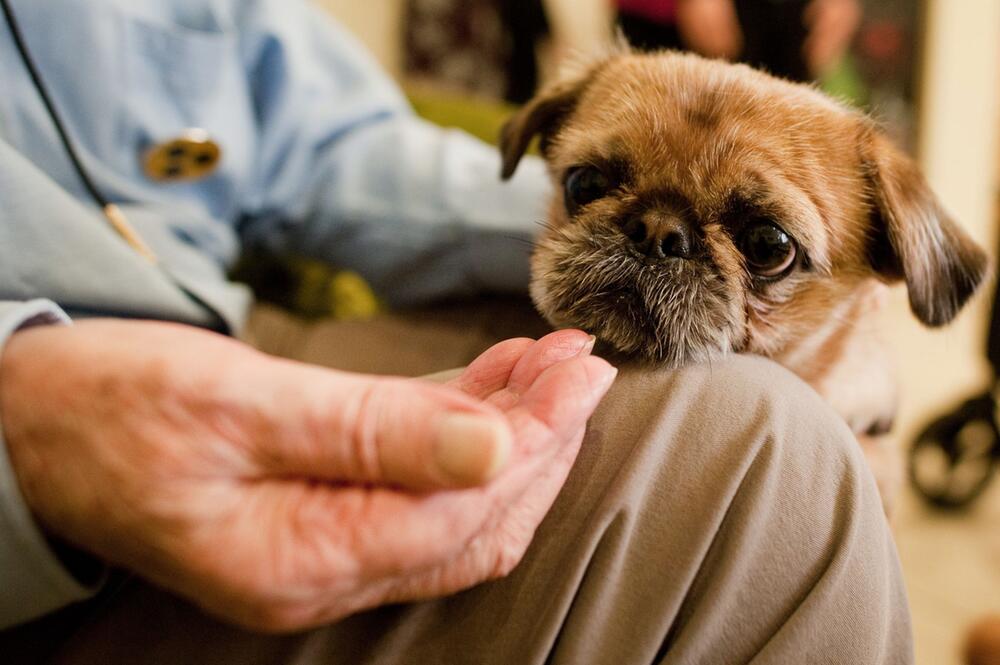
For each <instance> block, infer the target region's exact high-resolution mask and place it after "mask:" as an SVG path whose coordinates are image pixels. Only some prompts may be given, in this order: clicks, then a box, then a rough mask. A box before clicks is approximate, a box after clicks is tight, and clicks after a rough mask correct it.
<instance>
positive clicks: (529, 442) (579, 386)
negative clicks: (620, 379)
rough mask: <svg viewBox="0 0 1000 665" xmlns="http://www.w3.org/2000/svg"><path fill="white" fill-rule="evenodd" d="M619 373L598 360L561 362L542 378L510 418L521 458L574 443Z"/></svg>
mask: <svg viewBox="0 0 1000 665" xmlns="http://www.w3.org/2000/svg"><path fill="white" fill-rule="evenodd" d="M617 374H618V370H617V369H615V368H614V367H612V366H611V365H610V364H609V363H608V362H607V361H606V360H604V359H602V358H598V357H596V356H586V357H583V358H572V359H569V360H564V361H562V362H559V363H557V364H555V365H553V366H552V367H550V368H548V369H547V370H545V371H544V372H542V373H541V375H539V377H538V378H537V379H536V380H535V381H534V383H533V384H532V385H531V387H530V388H529V389H528V391H527V392H526V393H525V394H524V395H523V396H522V397H521V399H520V400H519V401H518V403H517V405H516V406H514V407H513V408H512V409H511V410H510V411H508V412H507V415H508V417H509V419H510V422H511V423H512V425H513V427H514V436H515V439H516V441H517V442H518V450H517V454H518V455H532V454H535V453H536V452H537V451H538V450H539V449H540V448H543V447H548V446H551V445H552V444H553V442H555V443H560V442H565V441H569V440H570V439H572V437H573V436H574V434H575V433H576V432H578V431H580V430H581V429H582V428H583V427H584V425H585V424H586V422H587V419H588V418H590V415H591V414H592V413H593V412H594V409H595V408H597V405H598V403H600V401H601V399H602V398H603V397H604V395H605V393H606V392H607V391H608V389H609V388H610V387H611V384H612V382H613V381H614V379H615V376H616V375H617Z"/></svg>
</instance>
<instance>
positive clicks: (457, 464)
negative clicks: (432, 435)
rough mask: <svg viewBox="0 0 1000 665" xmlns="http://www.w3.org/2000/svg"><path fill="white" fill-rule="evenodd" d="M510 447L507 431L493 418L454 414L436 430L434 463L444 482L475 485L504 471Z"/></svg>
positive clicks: (443, 420) (510, 442)
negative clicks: (443, 477) (444, 479)
mask: <svg viewBox="0 0 1000 665" xmlns="http://www.w3.org/2000/svg"><path fill="white" fill-rule="evenodd" d="M512 446H513V442H512V441H511V434H510V430H509V429H508V428H507V427H505V426H504V424H503V423H502V422H500V421H499V420H497V419H496V418H489V417H485V416H477V415H472V414H468V413H453V414H450V415H448V416H445V417H444V418H443V419H442V420H441V424H440V425H439V427H438V436H437V442H436V443H435V445H434V463H435V465H436V466H437V468H438V470H439V471H440V472H441V473H442V474H443V475H444V476H445V478H446V479H448V480H450V481H453V482H456V483H459V484H462V485H478V484H480V483H483V482H485V481H487V480H489V479H491V478H493V477H494V476H496V475H497V474H498V473H499V472H500V470H501V469H503V467H504V465H505V464H506V463H507V459H508V457H510V451H511V448H512Z"/></svg>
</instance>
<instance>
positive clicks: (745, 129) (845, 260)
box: [501, 53, 987, 364]
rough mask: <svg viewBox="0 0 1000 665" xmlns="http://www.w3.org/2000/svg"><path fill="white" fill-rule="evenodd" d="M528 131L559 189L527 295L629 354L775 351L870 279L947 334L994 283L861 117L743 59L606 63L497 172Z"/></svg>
mask: <svg viewBox="0 0 1000 665" xmlns="http://www.w3.org/2000/svg"><path fill="white" fill-rule="evenodd" d="M536 134H539V135H540V136H541V146H542V151H543V154H544V155H545V158H546V160H547V162H548V164H549V167H550V172H551V174H552V177H553V179H554V181H555V183H556V185H557V191H558V196H557V197H556V199H555V200H554V201H553V203H552V206H551V210H550V214H549V220H548V225H547V227H546V232H545V233H544V234H543V236H542V238H541V239H540V240H539V243H538V245H537V248H536V250H535V255H534V259H533V281H532V286H531V291H532V296H533V298H534V300H535V303H536V305H537V306H538V308H539V309H540V310H541V312H542V313H543V314H544V315H545V316H546V317H547V318H548V319H549V320H550V321H551V322H552V323H553V324H555V325H560V326H575V327H581V328H583V329H585V330H588V331H590V332H592V333H594V334H595V335H597V336H598V337H599V338H600V339H602V340H603V341H605V342H608V343H610V344H611V345H613V346H614V347H615V348H616V349H617V350H619V351H620V352H623V353H625V354H629V355H634V356H639V357H642V358H644V359H646V360H652V361H656V362H664V363H671V364H677V363H681V362H685V361H688V360H697V359H703V358H706V357H709V356H712V355H714V354H717V353H719V352H726V351H752V352H758V353H763V354H765V355H773V354H775V353H778V352H780V351H781V349H783V348H785V347H786V346H787V345H789V344H792V343H794V342H796V341H798V340H801V339H802V338H803V337H805V336H808V335H809V334H810V333H811V332H812V331H814V330H816V329H817V328H818V327H819V326H821V325H822V324H823V322H824V321H826V320H827V319H828V318H829V317H830V316H831V313H832V312H833V311H834V308H835V306H836V305H837V304H838V303H840V302H842V301H843V300H844V298H845V297H846V296H848V295H849V294H850V293H851V292H853V291H855V290H856V289H858V287H859V286H860V285H862V284H863V283H866V282H867V281H868V280H870V278H871V277H873V276H878V277H880V278H882V279H884V280H885V281H892V280H895V279H903V280H905V281H906V284H907V286H908V288H909V294H910V302H911V305H912V309H913V311H914V313H915V314H916V316H917V317H918V318H919V319H920V320H922V321H923V322H925V323H927V324H928V325H934V326H936V325H942V324H944V323H946V322H948V321H949V320H951V319H952V318H953V317H954V315H955V314H956V313H957V312H958V310H959V309H960V308H961V306H962V305H963V304H964V302H965V301H966V300H967V299H968V298H969V296H970V295H971V294H972V293H973V291H974V290H975V288H976V287H977V286H978V284H979V283H980V281H981V280H982V278H983V275H984V273H985V271H986V265H987V261H986V257H985V255H984V254H983V252H982V251H981V250H980V249H979V248H978V247H977V246H976V245H975V244H974V243H973V242H972V241H971V240H970V239H969V238H968V237H967V236H966V235H965V234H964V233H963V232H962V231H961V230H960V229H959V228H958V227H957V226H956V225H955V224H953V223H952V222H951V221H950V220H949V219H948V218H947V216H946V215H945V214H944V213H943V211H942V210H941V207H940V206H939V205H938V203H937V201H936V199H935V198H934V196H933V195H932V194H931V192H930V190H929V189H928V188H927V185H926V183H925V182H924V180H923V178H922V177H921V176H920V174H919V172H918V171H917V169H916V167H915V165H914V164H913V163H912V162H911V161H910V160H909V159H908V158H907V157H905V156H904V155H902V154H901V153H900V152H899V151H897V150H896V149H895V148H894V147H892V146H891V145H890V143H889V142H888V141H887V140H886V139H885V138H884V137H882V136H881V135H880V134H879V133H878V132H877V131H876V129H875V128H874V127H873V125H872V123H871V122H870V121H869V120H868V119H867V118H865V117H864V116H862V115H861V114H859V113H856V112H854V111H851V110H849V109H847V108H845V107H843V106H841V105H839V104H837V103H835V102H833V101H832V100H830V99H828V98H827V97H825V96H824V95H822V94H820V93H818V92H816V91H815V90H813V89H811V88H808V87H805V86H800V85H793V84H790V83H787V82H784V81H780V80H777V79H774V78H772V77H769V76H767V75H765V74H762V73H760V72H756V71H753V70H751V69H749V68H746V67H743V66H735V65H727V64H723V63H719V62H714V61H707V60H703V59H701V58H698V57H695V56H687V55H680V54H673V53H662V54H650V55H631V54H622V55H618V56H614V57H612V58H610V59H608V60H606V61H604V62H602V63H600V64H598V65H595V66H594V67H592V68H591V69H590V70H589V71H588V72H587V73H585V74H584V75H582V76H580V77H578V78H575V79H573V80H569V81H566V82H563V83H560V84H558V85H556V86H554V87H553V88H551V89H549V90H547V91H545V92H543V93H542V94H540V95H539V96H538V97H536V98H535V99H534V100H532V101H531V102H530V103H529V104H528V105H526V106H525V107H524V109H522V110H521V111H520V112H519V113H518V115H516V116H515V117H514V118H513V119H512V120H511V121H510V122H509V123H508V124H507V126H506V127H505V128H504V133H503V136H502V141H501V148H502V151H503V156H504V176H505V177H509V176H510V175H511V174H512V173H513V171H514V169H515V168H516V166H517V163H518V161H519V160H520V158H521V156H522V155H523V153H524V152H525V150H526V148H527V146H528V144H529V142H530V141H531V138H532V137H533V136H534V135H536Z"/></svg>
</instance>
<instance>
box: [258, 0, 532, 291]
mask: <svg viewBox="0 0 1000 665" xmlns="http://www.w3.org/2000/svg"><path fill="white" fill-rule="evenodd" d="M243 23H244V25H243V26H242V29H241V31H240V32H241V35H243V36H242V40H243V41H242V49H243V58H244V61H245V63H246V68H247V71H248V80H249V81H250V85H251V88H252V98H253V105H254V112H255V116H256V118H257V120H258V127H259V149H258V163H257V164H256V174H257V175H256V178H255V185H254V186H253V187H252V188H251V189H252V192H251V193H249V194H248V200H249V201H250V204H249V206H248V207H247V209H246V214H245V216H244V218H243V222H242V225H241V229H242V232H243V236H244V240H245V241H246V242H247V243H248V244H249V245H251V246H262V247H264V248H266V249H268V250H271V251H276V252H283V253H295V254H299V255H304V256H309V257H312V258H319V259H322V260H325V261H328V262H330V263H332V264H334V265H336V266H338V267H342V268H346V269H351V270H354V271H356V272H358V273H360V274H361V275H362V276H363V277H365V278H366V279H367V280H368V281H369V283H371V284H372V286H373V287H374V288H375V290H376V292H377V293H378V294H379V295H380V296H382V297H383V298H385V299H387V300H388V301H389V302H390V303H393V304H415V303H419V302H426V301H429V300H432V299H436V298H440V297H444V296H454V295H471V294H475V293H482V292H523V291H525V289H526V287H527V283H528V259H529V254H530V243H531V239H532V237H533V236H534V235H535V233H536V231H538V230H539V229H540V226H539V221H540V220H541V219H542V218H543V216H544V205H545V200H546V198H547V196H548V193H549V191H550V186H549V184H548V178H547V175H546V173H545V168H544V166H543V164H542V162H541V160H538V159H536V158H528V159H526V160H525V162H524V163H522V164H521V168H520V169H519V170H518V173H517V175H516V176H515V177H514V178H513V179H512V180H511V181H509V182H506V183H505V182H501V180H500V177H499V173H500V158H499V154H498V152H497V150H496V148H494V147H492V146H488V145H486V144H484V143H482V142H480V141H478V140H476V139H473V138H472V137H470V136H468V135H467V134H464V133H462V132H459V131H456V130H450V129H444V128H441V127H438V126H435V125H432V124H430V123H427V122H425V121H423V120H421V119H419V118H418V117H416V116H415V115H414V113H413V112H412V110H411V109H410V107H409V106H408V104H407V102H406V100H405V99H404V97H403V96H402V94H401V93H400V91H399V90H398V89H397V88H396V86H395V84H394V83H393V82H392V81H391V80H390V79H389V78H388V77H387V76H386V75H385V74H384V73H383V72H382V70H381V69H380V67H379V66H378V65H377V64H376V63H375V62H374V61H373V60H372V59H371V58H370V57H369V56H368V54H367V53H366V51H365V49H364V47H363V46H361V45H360V44H359V43H357V42H356V41H355V40H354V39H353V38H352V37H351V36H350V35H348V34H347V33H346V32H345V31H344V30H342V29H341V28H340V27H338V26H337V25H335V24H334V23H333V22H332V21H331V20H330V19H328V18H327V17H326V16H325V15H324V14H323V12H322V11H321V10H319V9H316V8H314V7H313V6H312V5H311V4H308V3H303V2H286V1H284V0H281V1H279V0H273V1H271V0H261V1H260V2H258V3H257V4H255V5H254V10H253V11H252V12H250V15H249V16H245V17H243Z"/></svg>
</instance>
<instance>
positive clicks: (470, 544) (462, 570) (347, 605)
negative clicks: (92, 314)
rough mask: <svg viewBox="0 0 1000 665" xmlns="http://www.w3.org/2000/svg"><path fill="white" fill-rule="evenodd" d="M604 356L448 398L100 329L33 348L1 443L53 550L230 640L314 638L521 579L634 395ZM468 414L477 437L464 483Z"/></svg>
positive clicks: (149, 329)
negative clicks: (185, 601)
mask: <svg viewBox="0 0 1000 665" xmlns="http://www.w3.org/2000/svg"><path fill="white" fill-rule="evenodd" d="M591 346H592V344H591V342H590V340H589V339H588V338H587V336H586V335H585V334H584V333H582V332H580V331H561V332H558V333H553V334H552V335H549V336H547V337H545V338H543V339H542V340H539V341H532V340H528V339H514V340H508V341H506V342H502V343H500V344H498V345H496V346H494V347H493V348H491V349H490V350H488V351H486V352H485V353H484V354H483V355H482V356H480V357H479V358H478V359H477V360H476V361H475V362H473V363H472V364H471V365H470V366H469V367H468V368H467V369H466V370H465V371H464V373H463V374H461V375H460V376H459V377H458V378H456V379H454V380H453V381H452V382H450V383H449V384H448V385H436V384H432V383H429V382H424V381H419V380H413V379H398V378H379V377H371V376H364V375H356V374H347V373H342V372H335V371H331V370H326V369H322V368H318V367H311V366H306V365H302V364H297V363H292V362H288V361H283V360H279V359H276V358H272V357H268V356H265V355H263V354H260V353H258V352H256V351H254V350H253V349H251V348H250V347H247V346H246V345H243V344H241V343H239V342H236V341H233V340H230V339H227V338H224V337H220V336H217V335H214V334H211V333H206V332H202V331H198V330H194V329H191V328H187V327H183V326H177V325H173V324H163V323H146V322H125V321H113V320H102V321H86V322H82V323H78V324H76V325H74V326H71V327H54V326H53V327H42V328H32V329H28V330H24V331H22V332H19V333H17V334H15V335H14V337H13V338H12V339H11V340H10V342H9V343H8V344H7V346H6V348H5V351H4V354H3V357H2V358H0V422H2V425H3V429H4V435H5V438H6V440H7V446H8V451H9V454H10V457H11V461H12V464H13V468H14V472H15V474H16V476H17V477H18V480H19V483H20V485H21V488H22V491H23V493H24V496H25V498H26V500H27V502H28V505H29V507H30V508H31V509H32V511H33V512H34V514H35V516H36V518H37V519H38V521H39V523H40V524H41V525H42V527H43V528H44V529H45V530H47V531H48V532H49V533H50V534H52V535H55V536H57V537H58V538H61V539H64V540H66V541H68V542H70V543H72V544H74V545H76V546H78V547H80V548H82V549H84V550H86V551H89V552H91V553H93V554H95V555H97V556H98V557H100V558H102V559H104V560H106V561H109V562H111V563H114V564H117V565H120V566H124V567H126V568H129V569H131V570H133V571H135V572H137V573H139V574H140V575H142V576H144V577H146V578H148V579H150V580H151V581H153V582H154V583H157V584H159V585H161V586H163V587H165V588H167V589H170V590H172V591H174V592H176V593H179V594H181V595H184V596H186V597H188V598H190V599H191V600H193V601H194V602H196V603H198V604H199V605H201V606H202V607H203V608H205V609H206V610H208V611H210V612H213V613H215V614H217V615H220V616H222V617H223V618H226V619H228V620H231V621H234V622H237V623H240V624H242V625H244V626H247V627H251V628H255V629H260V630H270V631H280V630H293V629H300V628H305V627H309V626H315V625H319V624H323V623H328V622H331V621H334V620H336V619H338V618H341V617H344V616H346V615H348V614H351V613H353V612H357V611H359V610H362V609H365V608H370V607H373V606H377V605H380V604H384V603H389V602H398V601H406V600H411V599H419V598H428V597H434V596H440V595H445V594H449V593H453V592H456V591H458V590H461V589H464V588H467V587H470V586H472V585H475V584H477V583H479V582H482V581H484V580H488V579H491V578H496V577H499V576H503V575H506V574H507V573H508V572H509V571H510V570H511V569H512V568H513V567H514V566H515V565H517V563H518V562H519V561H520V559H521V557H522V556H523V554H524V552H525V549H526V548H527V546H528V544H529V542H530V540H531V538H532V536H533V534H534V531H535V529H536V527H537V526H538V524H539V522H540V521H541V519H542V518H543V517H544V515H545V513H546V512H547V511H548V509H549V507H550V506H551V504H552V501H553V500H554V498H555V496H556V494H557V493H558V491H559V489H560V488H561V487H562V484H563V482H564V481H565V479H566V475H567V474H568V472H569V469H570V466H571V465H572V463H573V461H574V459H575V457H576V454H577V451H578V449H579V445H580V441H581V439H582V436H583V431H584V427H585V424H586V421H587V418H588V417H589V416H590V414H591V413H592V411H593V409H594V408H595V406H596V405H597V403H598V402H599V401H600V399H601V397H602V396H603V395H604V393H605V392H606V390H607V388H608V387H609V385H610V383H611V381H612V380H613V378H614V374H615V371H614V370H613V368H611V366H610V365H608V364H607V363H606V362H605V361H603V360H601V359H599V358H596V357H593V356H591V355H590V349H591ZM456 413H457V414H461V415H463V416H465V418H464V419H460V422H461V423H464V425H465V426H466V427H465V429H463V430H461V432H462V433H465V434H468V435H469V436H468V437H466V438H462V439H461V440H460V441H459V443H461V444H462V445H463V446H465V447H464V448H463V447H461V446H459V448H457V449H456V448H455V447H454V446H452V447H451V448H449V449H448V450H451V451H452V452H454V450H458V451H459V454H458V457H457V458H455V456H454V455H452V457H453V459H452V462H455V459H457V460H458V466H456V465H455V464H454V463H453V464H452V466H451V467H447V468H446V470H448V469H450V471H451V472H452V473H446V472H442V467H441V466H440V465H439V464H435V463H434V460H436V459H438V457H436V453H438V452H440V450H441V448H440V441H441V440H442V439H441V437H442V432H445V431H450V432H452V434H454V433H455V432H456V431H457V430H454V428H453V429H451V430H447V425H446V423H449V422H450V423H452V424H454V422H455V421H449V420H447V416H448V414H456ZM467 416H472V417H473V418H472V419H469V418H468V417H467ZM470 423H471V425H470ZM470 428H471V429H470ZM451 440H452V443H454V436H452V439H451ZM469 441H471V442H472V443H468V442H469ZM466 444H468V445H466ZM470 451H471V452H470ZM484 460H485V463H484ZM462 465H464V467H463V466H462ZM458 467H462V468H458ZM456 471H458V473H454V472H456Z"/></svg>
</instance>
